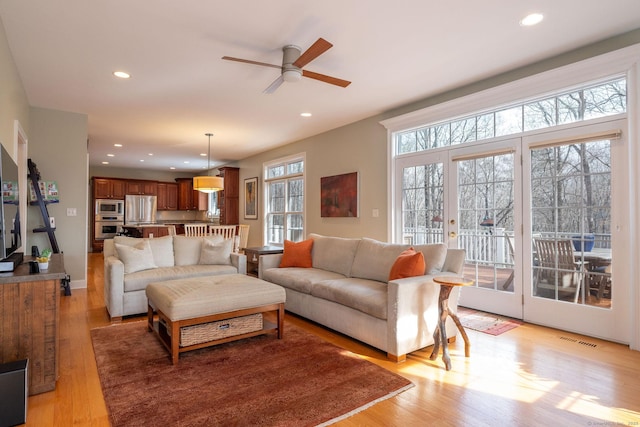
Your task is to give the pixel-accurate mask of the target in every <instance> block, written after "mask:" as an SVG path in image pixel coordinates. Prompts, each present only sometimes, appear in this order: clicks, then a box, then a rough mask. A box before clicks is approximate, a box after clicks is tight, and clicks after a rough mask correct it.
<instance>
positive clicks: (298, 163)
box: [264, 154, 305, 246]
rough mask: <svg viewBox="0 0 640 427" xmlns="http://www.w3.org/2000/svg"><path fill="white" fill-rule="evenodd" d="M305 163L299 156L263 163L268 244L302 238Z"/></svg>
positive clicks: (295, 240) (280, 243)
mask: <svg viewBox="0 0 640 427" xmlns="http://www.w3.org/2000/svg"><path fill="white" fill-rule="evenodd" d="M304 163H305V159H304V155H303V154H299V155H296V156H292V157H287V158H284V159H278V160H275V161H273V162H269V163H267V164H265V167H264V176H265V180H264V181H265V184H264V185H265V200H266V202H267V205H266V218H265V227H264V229H265V241H266V244H267V245H275V246H281V245H283V244H284V240H285V239H286V240H291V241H293V242H299V241H301V240H303V239H304V236H305V230H304V223H305V221H304V219H305V217H304V206H305V203H304Z"/></svg>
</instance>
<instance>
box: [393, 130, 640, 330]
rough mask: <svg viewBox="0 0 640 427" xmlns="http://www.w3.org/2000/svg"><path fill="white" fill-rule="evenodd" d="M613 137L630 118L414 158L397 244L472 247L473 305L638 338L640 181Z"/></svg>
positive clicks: (405, 163) (464, 301) (402, 162)
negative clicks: (634, 310)
mask: <svg viewBox="0 0 640 427" xmlns="http://www.w3.org/2000/svg"><path fill="white" fill-rule="evenodd" d="M612 129H624V122H622V121H617V122H616V121H612V122H606V121H603V122H602V123H599V124H593V125H587V126H579V127H573V128H567V129H565V130H560V131H557V130H556V131H553V132H540V133H537V134H530V135H527V136H524V137H522V138H512V139H506V140H502V141H492V142H483V143H477V144H468V145H464V146H462V145H460V146H457V147H455V148H447V149H442V150H438V151H435V152H423V153H419V154H414V155H408V156H403V158H401V159H398V161H397V162H396V166H397V168H396V170H395V182H397V183H401V189H400V190H401V191H396V192H394V195H395V197H396V200H395V206H401V211H400V212H398V211H397V210H396V211H395V215H399V217H398V218H393V223H394V224H395V225H396V227H395V228H394V239H395V240H396V241H403V242H405V243H413V244H424V243H435V242H445V243H446V244H447V245H448V246H449V247H458V248H463V249H465V251H466V261H465V270H464V275H465V276H466V277H467V278H470V279H473V280H474V285H473V286H471V287H465V288H464V289H463V290H462V294H461V301H460V304H461V305H463V306H465V307H470V308H476V309H479V310H483V311H488V312H491V313H497V314H502V315H506V316H510V317H514V318H520V319H524V320H525V321H529V322H532V323H537V324H542V325H546V326H550V327H554V328H558V329H563V330H569V331H573V332H578V333H583V334H585V335H590V336H596V337H600V338H605V339H610V340H614V341H622V342H628V340H629V327H628V319H629V307H628V304H625V301H628V299H629V289H630V286H629V273H628V271H627V269H626V268H625V266H626V265H629V262H630V258H629V246H630V245H629V241H628V239H627V238H625V236H627V235H629V232H630V231H629V219H628V214H627V213H626V212H628V203H629V200H628V197H627V196H626V194H627V192H626V191H625V189H626V188H627V185H626V183H624V182H623V181H621V180H624V177H626V176H629V175H628V173H627V166H626V164H627V162H625V153H626V152H627V149H626V148H625V142H624V138H620V139H618V138H617V137H616V138H613V137H611V136H610V135H614V134H615V132H614V131H612ZM592 235H595V236H597V237H598V238H597V239H596V242H595V243H596V247H595V248H591V249H587V247H586V245H587V244H589V243H590V240H591V239H592ZM569 240H570V241H571V246H570V247H569V249H568V250H570V251H571V255H570V257H571V258H572V259H573V261H571V262H569V263H567V264H562V263H561V262H560V260H561V255H560V252H559V251H557V248H559V247H561V245H562V244H563V243H562V242H564V241H569ZM544 241H546V242H547V247H551V248H556V252H557V253H555V254H552V255H551V262H548V261H546V260H545V258H544V249H543V247H542V246H540V245H541V244H542V243H543V242H544ZM574 241H575V242H574ZM578 244H579V245H578ZM583 245H584V246H583Z"/></svg>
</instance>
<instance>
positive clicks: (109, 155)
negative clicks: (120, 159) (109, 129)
mask: <svg viewBox="0 0 640 427" xmlns="http://www.w3.org/2000/svg"><path fill="white" fill-rule="evenodd" d="M107 157H115V154H111V153H109V154H107Z"/></svg>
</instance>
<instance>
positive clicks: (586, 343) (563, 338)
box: [558, 337, 598, 348]
mask: <svg viewBox="0 0 640 427" xmlns="http://www.w3.org/2000/svg"><path fill="white" fill-rule="evenodd" d="M558 338H560V339H561V340H564V341H569V342H575V343H578V344H581V345H586V346H587V347H592V348H596V347H597V346H598V344H595V343H592V342H587V341H582V340H577V339H575V338H569V337H558Z"/></svg>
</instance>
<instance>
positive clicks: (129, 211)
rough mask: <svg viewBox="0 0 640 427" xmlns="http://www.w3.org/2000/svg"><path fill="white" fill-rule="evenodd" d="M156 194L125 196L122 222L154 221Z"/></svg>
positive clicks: (139, 222) (156, 202) (141, 222)
mask: <svg viewBox="0 0 640 427" xmlns="http://www.w3.org/2000/svg"><path fill="white" fill-rule="evenodd" d="M157 206H158V200H157V198H156V196H126V198H125V200H124V211H125V217H124V224H125V225H131V224H134V225H135V224H149V223H151V224H153V223H155V222H156V209H157Z"/></svg>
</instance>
